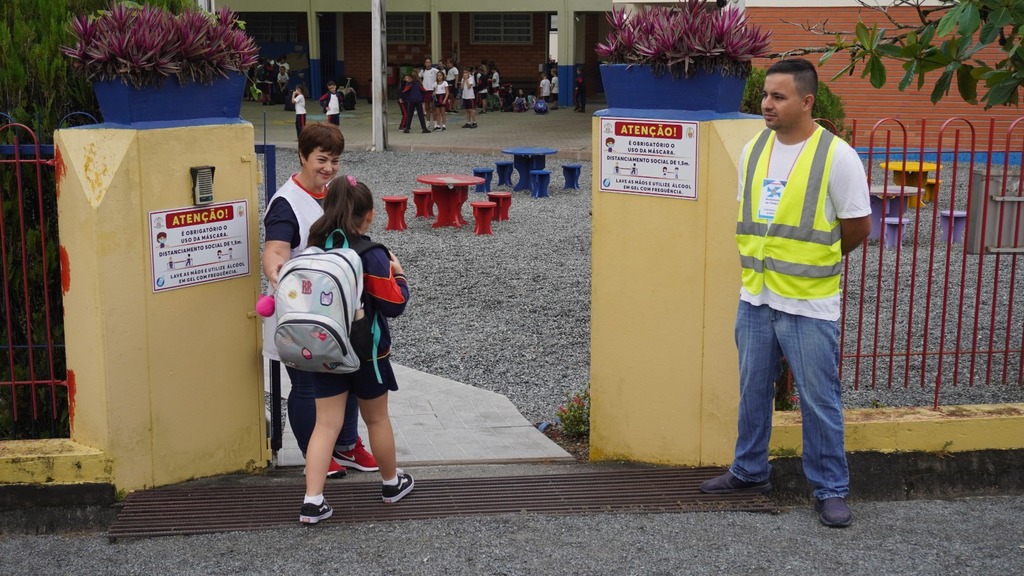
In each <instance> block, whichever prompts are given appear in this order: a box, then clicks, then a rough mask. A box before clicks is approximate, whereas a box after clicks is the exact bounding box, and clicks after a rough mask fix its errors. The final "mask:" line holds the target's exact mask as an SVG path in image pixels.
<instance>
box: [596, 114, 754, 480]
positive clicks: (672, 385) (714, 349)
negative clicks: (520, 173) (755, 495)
mask: <svg viewBox="0 0 1024 576" xmlns="http://www.w3.org/2000/svg"><path fill="white" fill-rule="evenodd" d="M642 121H643V122H644V123H648V124H650V123H657V122H658V120H656V119H655V120H652V119H643V120H642ZM601 122H602V119H601V118H600V117H595V118H594V120H593V123H594V124H593V134H594V139H593V147H592V149H593V150H594V158H593V173H594V177H593V178H592V181H593V240H592V243H593V244H592V254H591V262H592V287H591V289H592V295H591V326H590V330H591V350H590V354H591V355H590V386H591V433H590V451H591V458H592V459H594V460H617V459H628V460H633V461H640V462H650V463H657V464H677V465H709V464H728V463H729V462H731V460H732V450H733V444H734V442H735V438H736V406H737V401H738V389H737V384H736V383H737V366H736V346H735V341H734V339H733V321H734V319H735V317H736V306H737V301H738V297H739V289H740V268H739V257H738V255H737V252H736V243H735V240H734V233H735V229H736V213H737V210H738V202H737V200H736V196H737V175H736V174H737V165H738V162H739V160H740V153H741V151H742V148H743V144H744V143H746V142H747V141H748V140H749V139H750V138H752V137H753V136H754V135H755V134H757V132H758V131H759V130H761V129H763V127H764V122H763V121H762V120H760V119H730V120H714V121H701V122H698V123H696V124H695V125H694V126H696V128H697V129H696V130H695V137H696V138H697V143H696V148H695V151H696V157H695V160H696V170H695V174H696V179H697V181H696V184H695V189H696V195H695V198H693V199H682V198H679V197H660V196H652V195H640V194H620V193H615V192H607V191H602V187H603V184H602V177H601V170H602V166H601V162H602V154H604V152H605V151H606V148H603V147H602V146H603V145H605V144H606V137H607V136H608V134H602V129H601V126H602V124H601ZM674 122H678V121H674ZM617 146H620V148H619V150H621V151H622V153H623V154H627V155H628V154H629V151H628V150H625V149H624V148H621V146H622V142H619V143H618V144H617ZM644 158H646V157H645V156H644V155H643V154H639V155H638V156H637V157H636V159H637V160H638V161H640V163H641V166H642V165H643V161H644ZM643 169H644V168H643V167H641V170H643ZM658 169H659V170H660V168H658ZM648 174H650V172H648Z"/></svg>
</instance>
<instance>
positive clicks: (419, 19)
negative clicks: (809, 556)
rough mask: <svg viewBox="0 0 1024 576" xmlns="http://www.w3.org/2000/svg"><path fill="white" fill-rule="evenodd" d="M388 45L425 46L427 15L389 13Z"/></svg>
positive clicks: (387, 21)
mask: <svg viewBox="0 0 1024 576" xmlns="http://www.w3.org/2000/svg"><path fill="white" fill-rule="evenodd" d="M385 26H387V34H388V44H423V43H425V42H426V41H427V15H426V13H424V12H388V13H387V20H386V23H385Z"/></svg>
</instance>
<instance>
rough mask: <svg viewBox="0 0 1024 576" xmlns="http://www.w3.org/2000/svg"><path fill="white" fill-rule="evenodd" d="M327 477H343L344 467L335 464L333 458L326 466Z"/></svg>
mask: <svg viewBox="0 0 1024 576" xmlns="http://www.w3.org/2000/svg"><path fill="white" fill-rule="evenodd" d="M327 477H328V478H344V477H345V467H344V466H342V465H341V464H338V463H337V462H335V461H334V458H331V463H330V464H329V465H328V466H327Z"/></svg>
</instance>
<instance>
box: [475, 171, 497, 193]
mask: <svg viewBox="0 0 1024 576" xmlns="http://www.w3.org/2000/svg"><path fill="white" fill-rule="evenodd" d="M493 174H494V169H493V168H473V176H476V177H478V178H483V179H484V183H483V184H477V185H476V191H477V192H490V191H491V176H492V175H493Z"/></svg>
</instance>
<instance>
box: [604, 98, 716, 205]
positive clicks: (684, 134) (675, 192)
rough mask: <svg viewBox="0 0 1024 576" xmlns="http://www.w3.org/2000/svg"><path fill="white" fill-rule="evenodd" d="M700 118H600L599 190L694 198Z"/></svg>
mask: <svg viewBox="0 0 1024 576" xmlns="http://www.w3.org/2000/svg"><path fill="white" fill-rule="evenodd" d="M698 128H699V123H697V122H684V121H678V120H657V119H649V118H601V142H600V144H601V156H600V158H601V170H600V175H601V179H600V184H601V186H600V188H599V189H600V191H601V192H619V193H623V194H641V195H645V196H666V197H670V198H684V199H687V200H696V199H697V142H698V141H699V138H698Z"/></svg>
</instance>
